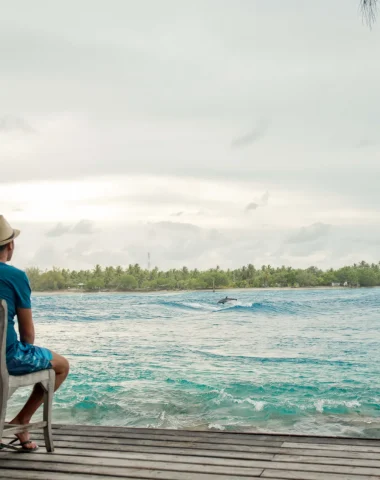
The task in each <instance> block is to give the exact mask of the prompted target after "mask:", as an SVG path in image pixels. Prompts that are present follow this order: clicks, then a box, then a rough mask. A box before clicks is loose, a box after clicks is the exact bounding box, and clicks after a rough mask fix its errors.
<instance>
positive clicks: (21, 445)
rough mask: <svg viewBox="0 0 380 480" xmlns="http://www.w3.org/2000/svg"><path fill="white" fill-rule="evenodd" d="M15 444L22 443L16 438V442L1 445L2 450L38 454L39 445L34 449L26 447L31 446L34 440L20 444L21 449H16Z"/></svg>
mask: <svg viewBox="0 0 380 480" xmlns="http://www.w3.org/2000/svg"><path fill="white" fill-rule="evenodd" d="M15 442H20V440H19V439H18V438H15V439H14V440H12V441H10V442H9V443H1V444H0V449H6V448H9V450H15V451H17V452H19V453H28V452H36V451H37V450H38V448H39V447H38V445H36V446H35V447H33V448H25V445H29V444H31V443H33V442H32V440H26V441H25V442H20V443H19V445H20V446H19V447H15V446H14V445H13V444H14V443H15Z"/></svg>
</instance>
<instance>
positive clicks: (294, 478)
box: [260, 469, 379, 480]
mask: <svg viewBox="0 0 380 480" xmlns="http://www.w3.org/2000/svg"><path fill="white" fill-rule="evenodd" d="M260 478H271V479H272V480H274V479H276V480H277V479H281V480H285V479H290V480H379V477H378V476H367V475H366V476H363V475H346V474H338V473H337V474H327V473H318V472H297V471H293V472H292V471H289V470H270V469H266V470H264V472H263V473H262V474H261V477H260Z"/></svg>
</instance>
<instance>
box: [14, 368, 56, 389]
mask: <svg viewBox="0 0 380 480" xmlns="http://www.w3.org/2000/svg"><path fill="white" fill-rule="evenodd" d="M50 371H51V369H47V370H40V371H39V372H34V373H28V374H26V375H17V376H16V375H9V388H10V389H13V388H20V387H27V386H28V385H35V384H36V383H40V382H46V381H48V380H49V378H50Z"/></svg>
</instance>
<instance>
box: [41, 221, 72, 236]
mask: <svg viewBox="0 0 380 480" xmlns="http://www.w3.org/2000/svg"><path fill="white" fill-rule="evenodd" d="M70 229H71V227H70V225H63V223H57V225H56V226H55V227H53V228H52V229H51V230H49V231H48V232H46V236H47V237H61V236H62V235H65V234H66V233H69V232H70Z"/></svg>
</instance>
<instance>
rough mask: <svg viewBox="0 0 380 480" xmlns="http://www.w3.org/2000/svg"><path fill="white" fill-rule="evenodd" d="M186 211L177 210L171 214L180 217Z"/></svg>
mask: <svg viewBox="0 0 380 480" xmlns="http://www.w3.org/2000/svg"><path fill="white" fill-rule="evenodd" d="M183 213H184V212H175V213H172V214H171V215H170V216H171V217H180V216H181V215H183Z"/></svg>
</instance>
